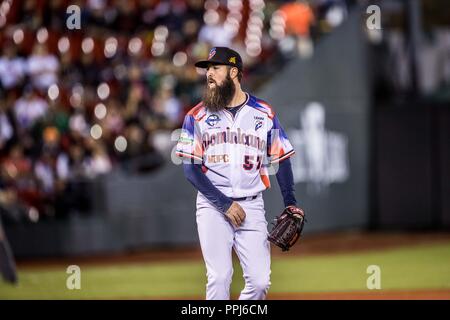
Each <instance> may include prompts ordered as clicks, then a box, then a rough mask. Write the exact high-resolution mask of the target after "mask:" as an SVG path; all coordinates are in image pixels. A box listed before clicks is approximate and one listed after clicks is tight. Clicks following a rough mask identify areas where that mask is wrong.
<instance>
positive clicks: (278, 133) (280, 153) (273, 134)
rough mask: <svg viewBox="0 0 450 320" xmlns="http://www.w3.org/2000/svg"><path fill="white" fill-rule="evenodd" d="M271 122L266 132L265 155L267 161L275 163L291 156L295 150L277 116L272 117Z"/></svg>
mask: <svg viewBox="0 0 450 320" xmlns="http://www.w3.org/2000/svg"><path fill="white" fill-rule="evenodd" d="M272 123H273V125H272V127H271V128H270V130H269V131H268V132H267V142H268V143H267V156H268V158H269V163H276V162H280V161H282V160H284V159H287V158H289V157H291V156H292V155H294V153H295V151H294V148H293V147H292V145H291V143H290V141H289V139H288V137H287V135H286V132H285V131H284V129H283V127H282V126H281V124H280V121H279V120H278V117H277V116H274V117H273V118H272Z"/></svg>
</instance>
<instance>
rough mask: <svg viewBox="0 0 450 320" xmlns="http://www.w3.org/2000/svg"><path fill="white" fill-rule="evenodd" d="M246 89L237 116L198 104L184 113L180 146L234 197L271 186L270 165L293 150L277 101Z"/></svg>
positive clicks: (178, 151) (183, 154)
mask: <svg viewBox="0 0 450 320" xmlns="http://www.w3.org/2000/svg"><path fill="white" fill-rule="evenodd" d="M246 95H247V100H246V101H245V103H244V104H243V105H242V106H241V107H240V108H239V109H238V111H237V112H236V114H235V116H233V114H232V113H231V112H230V111H228V110H226V109H225V110H221V111H218V112H214V111H213V112H212V111H209V110H208V109H207V108H205V106H204V105H203V104H202V103H199V104H198V105H196V106H195V107H194V108H192V109H191V110H190V111H189V112H188V114H187V115H186V117H185V119H184V123H183V128H182V132H181V135H180V138H179V140H178V144H177V147H176V154H177V155H178V156H179V157H183V158H190V159H193V160H194V163H199V164H202V165H203V166H202V168H203V172H204V173H205V174H206V176H207V178H208V179H209V180H210V181H211V182H212V183H213V185H214V186H216V188H217V189H219V190H220V191H221V192H222V193H223V194H225V195H226V196H228V197H233V198H236V197H237V198H238V197H249V196H254V195H257V194H258V193H259V192H261V191H263V190H265V189H267V188H270V180H269V177H268V171H267V167H268V165H270V164H271V163H275V162H278V161H281V160H283V159H286V158H288V157H290V156H292V155H293V154H294V150H293V148H292V145H291V143H290V142H289V140H288V138H287V136H286V134H285V132H284V130H283V128H282V127H281V125H280V123H279V121H278V118H277V116H276V115H275V113H274V111H273V110H272V107H271V106H270V105H269V104H267V103H266V102H265V101H263V100H261V99H258V98H256V97H254V96H252V95H249V94H246Z"/></svg>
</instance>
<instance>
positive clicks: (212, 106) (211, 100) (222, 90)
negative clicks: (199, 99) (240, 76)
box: [203, 73, 236, 112]
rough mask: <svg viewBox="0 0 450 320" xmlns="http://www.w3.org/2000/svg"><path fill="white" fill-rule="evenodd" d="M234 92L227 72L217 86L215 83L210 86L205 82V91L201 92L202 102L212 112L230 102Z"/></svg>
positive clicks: (223, 107)
mask: <svg viewBox="0 0 450 320" xmlns="http://www.w3.org/2000/svg"><path fill="white" fill-rule="evenodd" d="M235 93H236V87H235V85H234V83H233V80H232V79H231V77H230V74H229V73H228V74H227V77H226V78H225V80H224V81H223V83H222V85H220V86H219V85H217V84H216V86H214V87H213V88H210V87H209V86H208V83H207V84H206V89H205V93H204V94H203V104H204V105H205V106H206V108H208V109H209V110H210V111H213V112H217V111H220V110H223V109H225V107H226V106H228V105H229V104H230V103H231V100H232V99H233V97H234V94H235Z"/></svg>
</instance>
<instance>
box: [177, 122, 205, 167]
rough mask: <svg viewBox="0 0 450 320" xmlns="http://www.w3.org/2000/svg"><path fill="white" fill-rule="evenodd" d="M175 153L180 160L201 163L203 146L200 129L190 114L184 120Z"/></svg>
mask: <svg viewBox="0 0 450 320" xmlns="http://www.w3.org/2000/svg"><path fill="white" fill-rule="evenodd" d="M175 153H176V155H177V156H178V157H180V158H187V159H193V160H197V161H200V162H203V146H202V140H201V133H200V128H199V126H198V123H197V122H196V121H195V119H194V116H193V115H192V114H187V115H186V116H185V118H184V122H183V127H182V128H181V134H180V138H179V139H178V142H177V147H176V152H175Z"/></svg>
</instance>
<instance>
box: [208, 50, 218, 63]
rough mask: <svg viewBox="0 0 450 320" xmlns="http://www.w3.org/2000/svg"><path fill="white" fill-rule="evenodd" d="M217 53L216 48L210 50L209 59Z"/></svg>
mask: <svg viewBox="0 0 450 320" xmlns="http://www.w3.org/2000/svg"><path fill="white" fill-rule="evenodd" d="M215 54H216V48H212V49H211V51H210V52H209V56H208V60H211V58H212V57H214V55H215Z"/></svg>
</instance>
